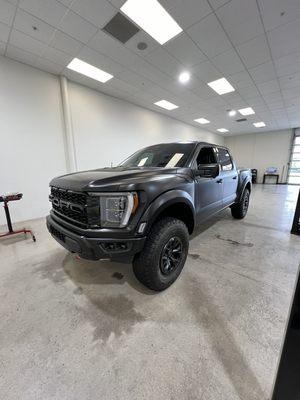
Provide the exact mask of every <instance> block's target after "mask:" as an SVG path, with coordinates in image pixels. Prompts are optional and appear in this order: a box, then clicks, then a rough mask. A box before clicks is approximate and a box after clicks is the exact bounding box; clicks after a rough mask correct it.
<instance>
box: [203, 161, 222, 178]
mask: <svg viewBox="0 0 300 400" xmlns="http://www.w3.org/2000/svg"><path fill="white" fill-rule="evenodd" d="M198 171H199V175H200V176H201V177H202V178H216V177H217V176H218V175H219V174H220V171H221V167H220V164H199V165H198Z"/></svg>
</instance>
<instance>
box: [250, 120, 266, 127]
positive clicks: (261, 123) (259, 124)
mask: <svg viewBox="0 0 300 400" xmlns="http://www.w3.org/2000/svg"><path fill="white" fill-rule="evenodd" d="M253 125H254V126H255V128H263V127H264V126H266V124H265V123H264V122H262V121H261V122H254V124H253Z"/></svg>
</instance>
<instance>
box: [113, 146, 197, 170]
mask: <svg viewBox="0 0 300 400" xmlns="http://www.w3.org/2000/svg"><path fill="white" fill-rule="evenodd" d="M194 147H195V143H170V144H168V143H166V144H158V145H155V146H150V147H146V148H145V149H143V150H140V151H138V152H136V153H134V154H133V155H132V156H130V157H129V158H127V160H125V161H123V162H122V163H121V164H120V166H123V167H165V168H173V167H183V166H185V163H186V162H187V160H188V158H189V156H190V154H191V152H192V150H193V149H194Z"/></svg>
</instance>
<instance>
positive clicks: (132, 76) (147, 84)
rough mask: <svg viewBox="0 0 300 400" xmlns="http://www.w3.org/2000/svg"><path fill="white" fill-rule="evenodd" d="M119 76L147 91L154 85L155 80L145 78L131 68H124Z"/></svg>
mask: <svg viewBox="0 0 300 400" xmlns="http://www.w3.org/2000/svg"><path fill="white" fill-rule="evenodd" d="M118 77H119V78H120V79H121V80H122V81H124V82H127V83H129V84H131V85H133V86H135V87H137V88H139V90H141V91H143V92H145V93H147V92H148V90H149V89H150V88H151V87H152V85H153V82H151V81H149V80H148V79H146V78H144V77H143V76H140V75H138V74H136V73H134V72H132V71H129V70H124V71H121V72H120V73H119V74H118Z"/></svg>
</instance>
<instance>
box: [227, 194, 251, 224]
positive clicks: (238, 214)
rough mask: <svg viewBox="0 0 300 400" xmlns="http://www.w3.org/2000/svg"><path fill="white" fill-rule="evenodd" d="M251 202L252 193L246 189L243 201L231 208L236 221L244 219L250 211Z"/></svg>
mask: <svg viewBox="0 0 300 400" xmlns="http://www.w3.org/2000/svg"><path fill="white" fill-rule="evenodd" d="M249 201H250V191H249V189H247V188H246V189H245V190H244V193H243V195H242V198H241V200H240V201H239V202H238V203H236V204H234V205H233V206H232V207H231V215H232V216H233V218H236V219H243V218H244V217H245V216H246V214H247V211H248V207H249Z"/></svg>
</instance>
